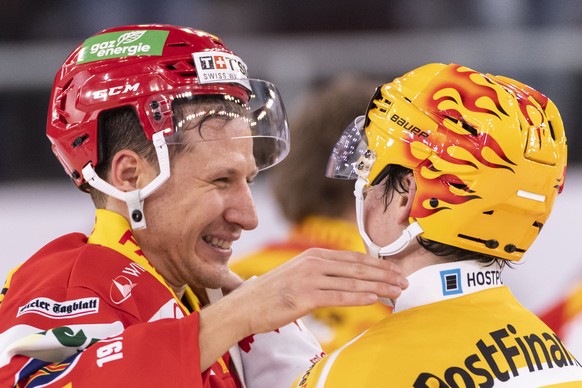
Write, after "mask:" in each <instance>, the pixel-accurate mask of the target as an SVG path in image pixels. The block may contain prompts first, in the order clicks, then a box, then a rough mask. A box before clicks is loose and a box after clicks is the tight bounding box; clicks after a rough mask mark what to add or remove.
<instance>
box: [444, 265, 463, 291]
mask: <svg viewBox="0 0 582 388" xmlns="http://www.w3.org/2000/svg"><path fill="white" fill-rule="evenodd" d="M440 275H441V284H442V287H443V295H455V294H462V293H463V287H462V285H461V269H460V268H455V269H449V270H446V271H441V272H440Z"/></svg>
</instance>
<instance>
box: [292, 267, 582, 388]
mask: <svg viewBox="0 0 582 388" xmlns="http://www.w3.org/2000/svg"><path fill="white" fill-rule="evenodd" d="M500 274H501V270H500V268H499V267H498V266H484V265H481V264H479V263H477V262H473V261H471V262H456V263H447V264H439V265H433V266H429V267H425V268H423V269H421V270H419V271H417V272H416V273H414V274H412V275H411V276H410V277H409V288H408V289H407V290H405V291H404V292H403V293H402V294H401V296H400V297H399V298H398V300H397V301H396V305H395V309H394V312H393V314H392V315H391V316H390V317H388V318H387V319H385V320H383V321H382V322H380V323H378V324H377V325H375V326H374V327H372V328H370V329H369V330H368V331H366V332H365V333H363V334H361V335H360V336H358V337H357V338H355V339H354V340H352V341H350V342H349V343H348V344H346V345H345V346H343V347H342V348H340V349H339V350H338V351H336V352H334V353H332V354H330V355H329V356H327V357H325V358H323V359H322V360H321V361H319V362H317V363H314V365H313V366H312V367H311V368H310V369H309V370H307V371H306V372H305V374H304V375H303V376H301V377H299V379H298V380H297V381H296V384H295V385H294V386H295V387H302V388H307V387H309V388H312V387H313V388H323V387H327V388H330V387H331V388H341V387H358V388H363V387H374V388H377V387H417V388H419V387H439V388H441V387H442V388H445V387H493V386H495V387H497V386H503V387H506V386H511V387H542V386H582V367H581V365H580V363H579V362H578V361H577V360H576V359H575V358H574V357H573V356H572V354H571V353H570V352H569V351H568V350H567V349H566V348H565V346H564V345H563V343H562V341H561V340H560V339H559V338H558V336H557V335H556V334H555V333H554V332H552V331H551V330H550V329H549V328H548V326H546V325H545V324H544V323H543V322H542V321H541V320H540V319H538V318H537V317H536V316H535V315H534V314H533V313H531V312H530V311H528V310H527V309H526V308H524V307H523V306H521V305H520V304H519V303H518V301H517V300H516V299H515V297H514V296H513V295H512V294H511V292H510V290H509V289H508V288H507V287H505V286H503V285H502V281H501V276H500ZM562 384H564V385H562Z"/></svg>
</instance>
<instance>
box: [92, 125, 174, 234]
mask: <svg viewBox="0 0 582 388" xmlns="http://www.w3.org/2000/svg"><path fill="white" fill-rule="evenodd" d="M152 142H153V143H154V147H155V149H156V155H157V156H158V163H159V166H160V173H159V174H158V176H157V177H156V178H155V179H154V180H152V181H151V182H150V183H148V184H147V185H146V186H145V187H144V188H142V189H136V190H132V191H121V190H119V189H118V188H116V187H114V186H112V185H111V184H110V183H108V182H106V181H104V180H103V179H101V178H100V177H99V176H98V175H97V173H96V172H95V170H94V169H93V166H91V163H88V164H87V165H86V166H85V167H83V170H82V172H83V178H85V180H86V181H87V183H89V184H90V185H91V186H92V187H94V188H96V189H97V190H99V191H101V192H103V193H105V194H107V195H109V196H112V197H114V198H117V199H119V200H120V201H124V202H125V203H126V204H127V209H128V211H129V217H130V222H131V228H132V229H144V228H145V227H146V220H145V216H144V214H143V202H144V199H145V198H147V197H148V196H149V195H150V194H152V193H153V192H154V191H156V190H157V189H158V188H159V187H160V186H161V185H162V184H164V182H166V181H167V180H168V178H170V156H169V154H168V145H167V144H166V139H165V138H164V133H163V131H160V132H156V133H154V134H153V136H152Z"/></svg>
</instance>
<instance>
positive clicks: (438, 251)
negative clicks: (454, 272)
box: [372, 164, 510, 268]
mask: <svg viewBox="0 0 582 388" xmlns="http://www.w3.org/2000/svg"><path fill="white" fill-rule="evenodd" d="M411 174H412V170H411V169H409V168H406V167H403V166H400V165H397V164H389V165H387V166H386V167H384V169H383V170H382V171H381V172H380V174H378V176H377V177H376V179H374V181H373V182H372V185H377V184H380V183H381V182H384V183H383V185H384V193H383V198H384V210H386V209H387V208H388V204H390V202H391V201H392V199H393V198H394V193H395V192H396V193H400V194H403V193H407V192H408V187H407V186H406V185H405V184H404V179H405V178H406V177H407V176H409V175H411ZM416 240H417V241H418V243H419V244H420V246H422V247H423V248H424V249H426V250H427V251H429V252H431V253H433V254H434V255H436V256H439V257H443V258H446V259H447V260H450V261H465V260H475V261H478V262H480V263H483V264H487V265H492V264H494V263H497V264H499V265H500V266H501V268H503V267H504V266H505V265H509V266H510V264H509V263H508V262H507V261H506V260H504V259H501V258H499V257H496V256H492V255H487V254H485V253H480V252H474V251H470V250H468V249H463V248H458V247H455V246H452V245H448V244H443V243H439V242H436V241H433V240H429V239H427V238H424V237H421V236H417V237H416Z"/></svg>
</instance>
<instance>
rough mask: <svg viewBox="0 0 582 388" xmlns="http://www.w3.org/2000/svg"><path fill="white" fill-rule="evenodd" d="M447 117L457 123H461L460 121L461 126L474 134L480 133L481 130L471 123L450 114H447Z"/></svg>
mask: <svg viewBox="0 0 582 388" xmlns="http://www.w3.org/2000/svg"><path fill="white" fill-rule="evenodd" d="M446 118H447V119H449V120H451V121H452V122H453V123H455V124H459V122H460V124H461V127H463V129H464V130H465V131H467V132H469V133H470V134H471V135H473V136H477V135H478V134H479V131H477V129H476V128H475V127H473V126H472V125H471V124H469V123H467V122H466V121H463V120H457V119H456V118H454V117H450V116H446Z"/></svg>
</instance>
